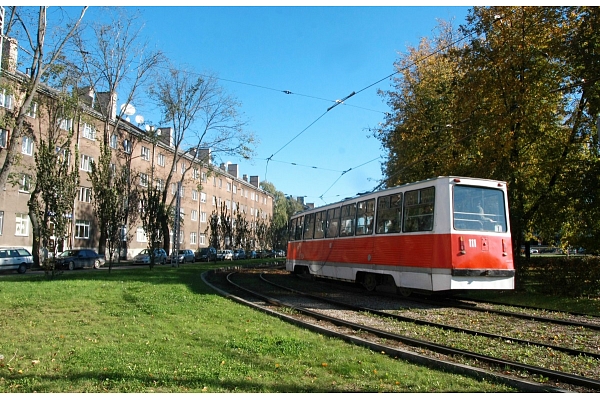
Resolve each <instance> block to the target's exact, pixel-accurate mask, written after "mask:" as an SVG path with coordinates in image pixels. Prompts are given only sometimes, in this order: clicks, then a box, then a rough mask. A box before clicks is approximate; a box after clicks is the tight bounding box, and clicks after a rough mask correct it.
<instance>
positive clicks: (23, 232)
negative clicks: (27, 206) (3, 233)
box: [15, 213, 29, 236]
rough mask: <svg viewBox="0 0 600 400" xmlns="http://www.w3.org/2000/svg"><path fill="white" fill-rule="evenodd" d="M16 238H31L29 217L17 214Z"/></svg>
mask: <svg viewBox="0 0 600 400" xmlns="http://www.w3.org/2000/svg"><path fill="white" fill-rule="evenodd" d="M16 226H17V228H16V231H15V236H29V215H27V214H24V213H17V217H16Z"/></svg>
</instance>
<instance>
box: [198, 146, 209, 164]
mask: <svg viewBox="0 0 600 400" xmlns="http://www.w3.org/2000/svg"><path fill="white" fill-rule="evenodd" d="M210 158H211V153H210V149H209V148H204V149H200V152H199V153H198V161H200V162H203V163H205V164H210V161H211V160H210Z"/></svg>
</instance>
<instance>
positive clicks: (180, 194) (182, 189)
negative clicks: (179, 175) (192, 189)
mask: <svg viewBox="0 0 600 400" xmlns="http://www.w3.org/2000/svg"><path fill="white" fill-rule="evenodd" d="M183 196H185V188H184V187H183V185H181V187H180V188H179V197H181V198H183Z"/></svg>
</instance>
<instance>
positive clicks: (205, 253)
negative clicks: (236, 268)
mask: <svg viewBox="0 0 600 400" xmlns="http://www.w3.org/2000/svg"><path fill="white" fill-rule="evenodd" d="M196 261H217V249H215V248H214V247H203V248H201V249H198V250H197V251H196Z"/></svg>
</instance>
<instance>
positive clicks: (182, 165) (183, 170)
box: [181, 161, 185, 175]
mask: <svg viewBox="0 0 600 400" xmlns="http://www.w3.org/2000/svg"><path fill="white" fill-rule="evenodd" d="M184 173H185V161H182V162H181V174H182V175H183V174H184Z"/></svg>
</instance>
